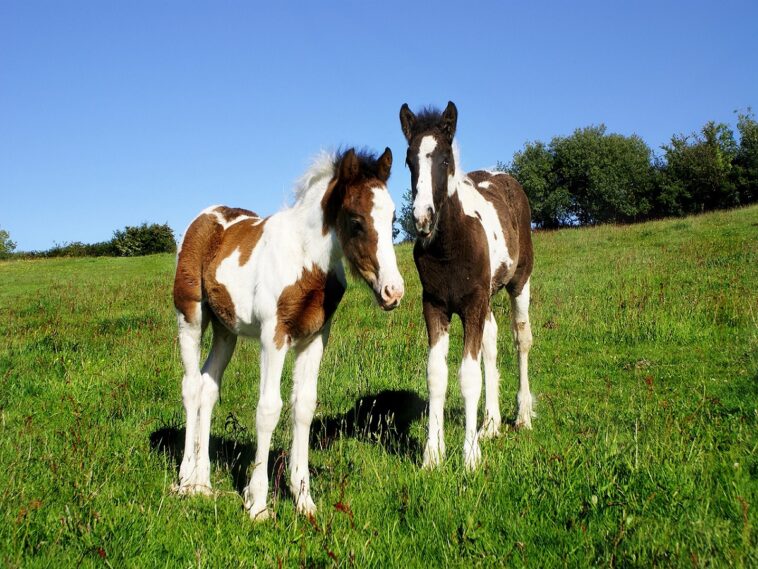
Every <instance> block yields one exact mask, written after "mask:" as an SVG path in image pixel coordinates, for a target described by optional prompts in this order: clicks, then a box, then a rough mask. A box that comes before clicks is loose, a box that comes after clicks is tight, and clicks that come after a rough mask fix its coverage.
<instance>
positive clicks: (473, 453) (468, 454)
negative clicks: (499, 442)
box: [463, 444, 482, 472]
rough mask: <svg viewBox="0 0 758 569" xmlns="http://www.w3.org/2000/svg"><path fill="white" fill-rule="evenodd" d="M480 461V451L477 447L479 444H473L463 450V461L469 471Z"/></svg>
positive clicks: (474, 468)
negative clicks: (471, 446)
mask: <svg viewBox="0 0 758 569" xmlns="http://www.w3.org/2000/svg"><path fill="white" fill-rule="evenodd" d="M481 461H482V451H481V450H480V449H479V445H478V444H477V445H475V446H473V448H471V449H469V450H464V451H463V462H464V463H465V464H466V470H468V471H469V472H471V471H473V470H476V467H477V466H479V463H480V462H481Z"/></svg>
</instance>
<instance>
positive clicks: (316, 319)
mask: <svg viewBox="0 0 758 569" xmlns="http://www.w3.org/2000/svg"><path fill="white" fill-rule="evenodd" d="M344 293H345V285H343V284H342V283H341V282H340V281H339V279H338V278H337V275H336V274H335V273H333V272H332V271H329V272H328V273H325V272H324V271H323V270H322V269H320V268H319V267H317V266H316V265H313V266H312V267H311V269H305V270H303V274H302V275H300V278H299V279H298V280H297V281H295V282H294V283H292V284H291V285H289V286H287V287H285V289H284V290H283V291H282V294H281V295H280V296H279V300H278V301H277V308H276V318H277V322H276V329H275V332H274V343H275V344H276V347H277V348H279V349H281V348H282V347H284V345H285V344H287V343H288V342H291V341H292V340H299V339H301V338H307V337H308V336H312V335H313V334H316V333H317V332H319V331H320V330H321V329H322V328H323V327H324V325H325V324H326V323H327V322H328V321H329V319H330V318H331V317H332V315H333V314H334V312H335V310H337V306H338V305H339V303H340V300H342V295H343V294H344Z"/></svg>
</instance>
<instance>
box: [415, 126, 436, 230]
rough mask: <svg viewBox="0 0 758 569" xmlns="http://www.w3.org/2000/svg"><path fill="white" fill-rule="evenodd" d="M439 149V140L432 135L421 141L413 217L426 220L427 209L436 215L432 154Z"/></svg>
mask: <svg viewBox="0 0 758 569" xmlns="http://www.w3.org/2000/svg"><path fill="white" fill-rule="evenodd" d="M435 148H437V139H436V138H434V137H433V136H431V135H428V136H425V137H424V138H422V139H421V144H420V145H419V149H418V179H417V180H416V199H415V200H413V216H414V217H415V218H416V219H424V218H425V217H426V213H427V209H428V208H432V213H434V197H433V192H432V152H434V149H435Z"/></svg>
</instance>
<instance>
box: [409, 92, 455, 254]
mask: <svg viewBox="0 0 758 569" xmlns="http://www.w3.org/2000/svg"><path fill="white" fill-rule="evenodd" d="M457 119H458V111H457V110H456V108H455V105H454V104H453V103H452V102H449V103H448V104H447V108H446V109H445V111H444V112H443V113H442V114H441V115H440V114H439V113H434V112H426V113H422V114H421V115H420V116H419V117H417V116H416V115H414V114H413V112H411V110H410V109H409V108H408V105H407V104H406V105H403V106H402V108H401V109H400V125H401V127H402V129H403V134H405V138H406V140H407V141H408V153H407V155H406V158H405V163H406V165H407V166H408V169H409V170H410V171H411V193H412V196H413V219H414V221H415V223H416V231H417V232H418V235H419V237H421V238H422V239H428V238H430V237H431V236H432V235H433V234H434V231H435V229H436V228H437V221H438V220H439V213H440V209H441V208H442V206H443V204H444V202H445V200H446V199H447V195H448V185H449V179H450V178H452V177H453V176H454V174H455V158H454V156H453V148H452V144H453V137H454V136H455V127H456V123H457Z"/></svg>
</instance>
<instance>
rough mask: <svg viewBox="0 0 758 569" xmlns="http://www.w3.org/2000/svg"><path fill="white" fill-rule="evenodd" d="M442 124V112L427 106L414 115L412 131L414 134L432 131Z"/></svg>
mask: <svg viewBox="0 0 758 569" xmlns="http://www.w3.org/2000/svg"><path fill="white" fill-rule="evenodd" d="M441 122H442V111H441V110H439V109H438V108H437V107H434V106H431V105H430V106H428V107H424V108H423V109H421V110H420V111H419V112H418V114H416V124H415V125H414V127H413V128H414V130H415V131H416V132H424V131H427V130H434V129H435V128H437V127H438V126H439V124H440V123H441Z"/></svg>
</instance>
